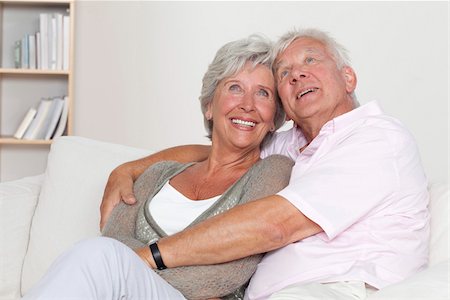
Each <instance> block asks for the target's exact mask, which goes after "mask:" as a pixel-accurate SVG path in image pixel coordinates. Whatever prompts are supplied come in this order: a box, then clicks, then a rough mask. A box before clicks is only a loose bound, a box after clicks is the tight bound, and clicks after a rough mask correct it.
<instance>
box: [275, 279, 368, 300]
mask: <svg viewBox="0 0 450 300" xmlns="http://www.w3.org/2000/svg"><path fill="white" fill-rule="evenodd" d="M367 291H368V290H366V285H365V283H364V282H362V281H341V282H330V283H309V284H293V285H290V286H288V287H286V288H284V289H282V290H281V291H278V292H276V293H274V294H272V295H271V296H270V298H269V299H270V300H324V299H333V300H352V299H353V300H359V299H366V297H367V295H368V294H369V293H368V292H367Z"/></svg>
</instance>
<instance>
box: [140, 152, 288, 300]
mask: <svg viewBox="0 0 450 300" xmlns="http://www.w3.org/2000/svg"><path fill="white" fill-rule="evenodd" d="M292 166H293V161H292V160H291V159H289V158H287V157H283V156H280V155H276V156H271V157H268V158H266V159H265V160H263V161H261V162H260V163H259V164H258V165H256V166H254V167H253V168H252V169H251V170H250V171H249V173H248V174H246V175H244V176H245V177H243V178H242V179H241V180H239V181H238V183H236V184H235V185H234V186H233V189H234V192H233V193H232V194H230V195H229V197H232V198H234V197H236V196H237V195H239V196H238V197H239V202H238V204H243V203H245V202H248V201H252V200H255V199H258V198H262V197H265V196H268V195H272V194H274V193H276V192H278V191H280V190H281V189H283V188H284V187H285V186H287V184H288V183H289V178H290V173H291V168H292ZM143 249H145V250H146V251H147V249H148V247H144V248H142V249H141V250H143ZM138 253H139V251H138ZM261 258H262V254H257V255H251V256H248V257H244V258H241V259H237V260H233V261H230V262H226V263H221V264H213V265H201V264H202V263H200V265H195V266H186V267H178V268H169V269H166V270H162V271H158V270H155V271H156V272H157V273H158V274H159V275H160V276H161V277H162V278H164V279H165V280H166V281H168V282H169V283H170V284H171V285H172V286H174V287H175V288H176V289H178V290H179V291H181V292H182V293H183V295H184V296H185V297H187V298H188V299H207V298H211V297H218V296H225V295H228V294H230V293H232V292H234V291H235V290H236V289H238V288H239V287H241V286H243V285H244V284H245V283H246V282H248V280H249V279H250V277H251V276H252V275H253V273H254V272H255V271H256V266H257V265H258V263H259V262H260V260H261Z"/></svg>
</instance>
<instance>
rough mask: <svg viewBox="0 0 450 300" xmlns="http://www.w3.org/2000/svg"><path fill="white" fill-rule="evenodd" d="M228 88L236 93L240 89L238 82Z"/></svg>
mask: <svg viewBox="0 0 450 300" xmlns="http://www.w3.org/2000/svg"><path fill="white" fill-rule="evenodd" d="M228 89H229V90H230V91H232V92H236V93H238V92H241V91H242V89H241V87H240V86H239V85H238V84H232V85H230V87H229V88H228Z"/></svg>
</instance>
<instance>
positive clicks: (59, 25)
mask: <svg viewBox="0 0 450 300" xmlns="http://www.w3.org/2000/svg"><path fill="white" fill-rule="evenodd" d="M55 19H56V69H57V70H62V69H63V43H64V37H63V15H62V14H55Z"/></svg>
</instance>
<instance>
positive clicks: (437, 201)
mask: <svg viewBox="0 0 450 300" xmlns="http://www.w3.org/2000/svg"><path fill="white" fill-rule="evenodd" d="M429 190H430V215H431V220H430V228H431V234H430V258H429V265H430V266H433V265H435V264H437V263H440V262H442V261H447V260H448V259H449V258H450V257H449V249H448V243H449V218H448V217H449V214H450V211H449V205H448V201H449V193H448V184H447V183H434V184H432V185H431V186H430V189H429Z"/></svg>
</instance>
